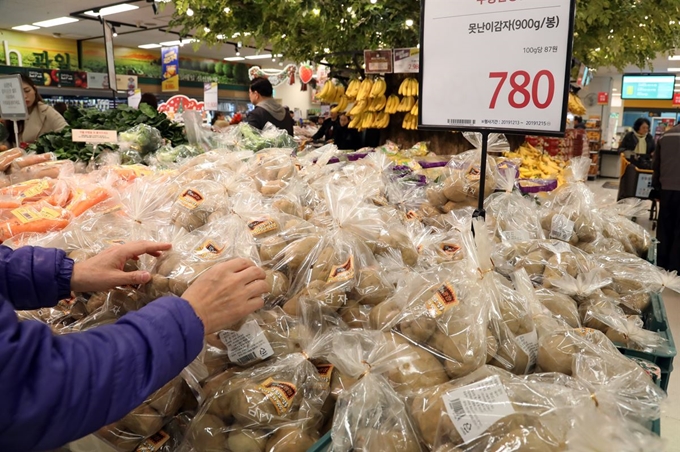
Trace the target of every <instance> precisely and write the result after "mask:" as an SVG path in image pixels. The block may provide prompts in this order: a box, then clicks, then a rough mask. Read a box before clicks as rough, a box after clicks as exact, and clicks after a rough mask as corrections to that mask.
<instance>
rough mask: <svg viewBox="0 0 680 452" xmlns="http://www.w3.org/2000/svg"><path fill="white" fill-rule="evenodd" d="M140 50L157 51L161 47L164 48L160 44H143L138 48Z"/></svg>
mask: <svg viewBox="0 0 680 452" xmlns="http://www.w3.org/2000/svg"><path fill="white" fill-rule="evenodd" d="M137 47H139V48H140V49H157V48H159V47H163V46H162V45H160V44H142V45H141V46H137Z"/></svg>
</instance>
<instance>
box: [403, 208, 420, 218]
mask: <svg viewBox="0 0 680 452" xmlns="http://www.w3.org/2000/svg"><path fill="white" fill-rule="evenodd" d="M406 219H407V220H409V221H420V220H421V218H420V215H419V214H418V212H416V211H415V210H409V211H408V212H406Z"/></svg>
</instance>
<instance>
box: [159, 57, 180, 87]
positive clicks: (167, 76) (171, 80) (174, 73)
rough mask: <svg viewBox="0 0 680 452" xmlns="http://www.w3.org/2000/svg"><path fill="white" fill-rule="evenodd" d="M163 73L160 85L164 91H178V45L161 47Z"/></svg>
mask: <svg viewBox="0 0 680 452" xmlns="http://www.w3.org/2000/svg"><path fill="white" fill-rule="evenodd" d="M161 61H162V67H163V73H162V74H161V80H162V82H161V86H162V91H163V92H164V93H168V92H174V91H179V46H173V47H163V48H162V49H161Z"/></svg>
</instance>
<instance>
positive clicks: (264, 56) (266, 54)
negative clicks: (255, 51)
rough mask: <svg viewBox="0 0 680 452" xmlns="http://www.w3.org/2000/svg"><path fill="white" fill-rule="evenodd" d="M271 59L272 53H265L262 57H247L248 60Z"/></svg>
mask: <svg viewBox="0 0 680 452" xmlns="http://www.w3.org/2000/svg"><path fill="white" fill-rule="evenodd" d="M271 57H272V54H271V53H264V54H262V55H249V56H247V57H246V60H264V59H267V58H271Z"/></svg>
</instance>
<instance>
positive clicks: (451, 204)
mask: <svg viewBox="0 0 680 452" xmlns="http://www.w3.org/2000/svg"><path fill="white" fill-rule="evenodd" d="M461 207H462V206H461ZM457 208H459V206H458V204H457V203H455V202H453V201H449V202H447V203H446V204H444V205H443V206H441V207H440V210H441V211H442V212H443V213H450V212H451V211H452V210H456V209H457Z"/></svg>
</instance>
